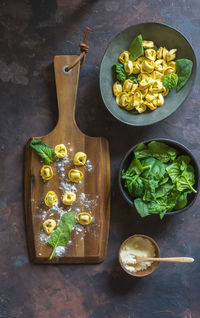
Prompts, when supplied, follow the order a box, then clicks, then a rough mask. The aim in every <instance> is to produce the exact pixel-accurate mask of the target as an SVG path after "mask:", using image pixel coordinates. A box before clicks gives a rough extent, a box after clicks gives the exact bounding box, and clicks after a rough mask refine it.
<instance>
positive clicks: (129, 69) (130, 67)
mask: <svg viewBox="0 0 200 318" xmlns="http://www.w3.org/2000/svg"><path fill="white" fill-rule="evenodd" d="M124 70H125V72H126V74H127V75H131V74H132V73H133V62H132V61H130V60H129V61H128V62H127V63H124Z"/></svg>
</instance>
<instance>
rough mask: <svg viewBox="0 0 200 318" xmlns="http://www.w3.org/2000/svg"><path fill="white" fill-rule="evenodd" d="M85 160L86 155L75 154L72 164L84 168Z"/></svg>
mask: <svg viewBox="0 0 200 318" xmlns="http://www.w3.org/2000/svg"><path fill="white" fill-rule="evenodd" d="M86 160H87V155H86V153H84V152H81V151H79V152H77V153H75V155H74V159H73V163H74V165H75V166H84V165H85V163H86Z"/></svg>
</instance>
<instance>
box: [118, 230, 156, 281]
mask: <svg viewBox="0 0 200 318" xmlns="http://www.w3.org/2000/svg"><path fill="white" fill-rule="evenodd" d="M137 256H138V257H144V258H147V257H160V249H159V247H158V244H157V243H156V242H155V241H154V240H153V239H152V238H151V237H149V236H146V235H142V234H135V235H132V236H130V237H128V238H127V239H126V240H125V241H124V242H123V243H122V245H121V246H120V249H119V255H118V258H119V263H120V265H121V267H122V269H123V270H124V271H125V272H126V273H128V274H129V275H132V276H136V277H144V276H147V275H150V274H151V273H153V272H154V271H155V270H156V268H157V267H158V265H159V262H152V261H147V262H140V263H136V259H135V257H137Z"/></svg>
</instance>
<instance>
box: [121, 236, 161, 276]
mask: <svg viewBox="0 0 200 318" xmlns="http://www.w3.org/2000/svg"><path fill="white" fill-rule="evenodd" d="M136 236H140V237H143V238H145V239H147V240H149V241H150V242H151V243H152V244H153V245H154V247H155V249H156V250H157V254H158V255H156V257H160V248H159V246H158V244H157V243H156V241H155V240H154V239H152V237H150V236H147V235H145V234H133V235H131V236H129V237H127V239H125V240H124V241H123V242H122V244H121V245H120V247H119V251H118V261H119V263H120V266H121V268H122V269H123V270H124V271H125V272H126V273H127V274H129V275H131V276H135V277H145V276H148V275H150V274H152V273H153V272H154V271H155V270H156V269H157V268H158V265H159V264H160V262H153V263H154V268H152V269H151V271H150V272H148V273H145V274H144V275H138V274H137V273H142V272H143V271H138V272H130V271H128V270H127V269H126V268H125V266H124V264H123V262H122V261H121V257H120V252H121V249H122V247H123V246H124V245H125V244H126V243H127V242H128V241H129V240H130V239H132V238H133V237H136ZM144 272H146V270H145V271H144Z"/></svg>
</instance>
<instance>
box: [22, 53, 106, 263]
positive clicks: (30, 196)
mask: <svg viewBox="0 0 200 318" xmlns="http://www.w3.org/2000/svg"><path fill="white" fill-rule="evenodd" d="M76 58H77V56H75V55H73V56H66V55H63V56H55V58H54V70H55V78H56V88H57V99H58V112H59V117H58V118H59V119H58V123H57V125H56V127H55V128H54V129H53V131H52V132H51V133H49V134H48V135H46V136H43V137H34V138H31V139H30V140H29V141H28V142H27V145H26V157H25V214H26V228H27V240H28V248H29V254H30V259H31V261H33V262H35V263H98V262H101V261H103V259H104V258H105V255H106V249H107V242H108V234H109V222H110V158H109V145H108V141H107V140H106V139H105V138H102V137H97V138H93V137H89V136H86V135H84V134H83V133H82V132H81V131H80V130H79V128H78V127H77V125H76V122H75V105H76V95H77V87H78V79H79V70H80V63H78V64H77V65H76V66H75V67H74V68H73V69H72V70H70V71H69V72H68V73H65V72H64V71H63V70H64V66H65V65H70V64H71V63H72V62H73V61H74V60H75V59H76ZM85 118H86V119H85V120H87V113H86V114H85ZM32 139H41V140H42V141H44V142H45V143H46V144H48V145H49V146H51V147H52V148H54V147H55V145H57V144H61V143H62V144H65V145H66V147H67V150H68V156H67V157H66V158H65V159H64V160H63V159H59V160H55V161H54V163H52V164H51V167H52V169H53V172H54V176H53V178H52V179H51V180H49V181H47V182H44V181H43V180H42V178H41V177H40V169H41V167H42V166H43V164H44V163H42V162H41V158H40V157H39V156H38V155H37V154H36V153H35V152H34V150H32V149H31V147H30V146H29V144H30V142H31V140H32ZM78 151H82V152H85V153H86V154H87V158H88V160H89V161H87V164H86V165H85V166H83V167H76V169H77V168H78V169H80V170H81V171H82V172H83V173H84V178H83V180H82V181H81V183H78V184H75V183H74V186H75V187H76V191H77V192H76V195H77V200H76V202H75V203H74V204H73V205H72V206H71V207H67V206H64V205H63V204H62V196H63V194H64V192H65V190H66V189H68V187H69V186H72V185H73V184H72V183H71V182H70V181H69V180H68V179H67V174H68V171H69V170H70V169H71V168H75V166H74V165H73V156H74V154H75V153H76V152H78ZM50 190H52V191H55V193H56V194H57V196H58V207H56V208H48V207H47V206H45V204H44V197H45V195H46V193H47V192H48V191H50ZM69 210H72V211H75V212H76V213H78V212H89V213H90V214H91V215H92V223H91V224H90V225H87V226H82V225H80V224H79V223H78V222H76V224H75V227H74V229H73V231H72V235H71V239H70V241H69V243H68V244H67V245H66V247H64V248H60V249H58V250H57V251H56V254H55V256H54V257H53V259H52V260H51V261H49V256H50V254H51V251H52V247H51V246H50V245H49V244H48V242H47V240H48V235H46V234H45V232H44V231H43V228H42V224H43V222H44V220H45V219H47V218H49V217H51V218H54V219H56V220H57V221H58V222H59V219H60V215H61V214H62V213H63V212H64V211H66V212H67V211H69Z"/></svg>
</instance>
